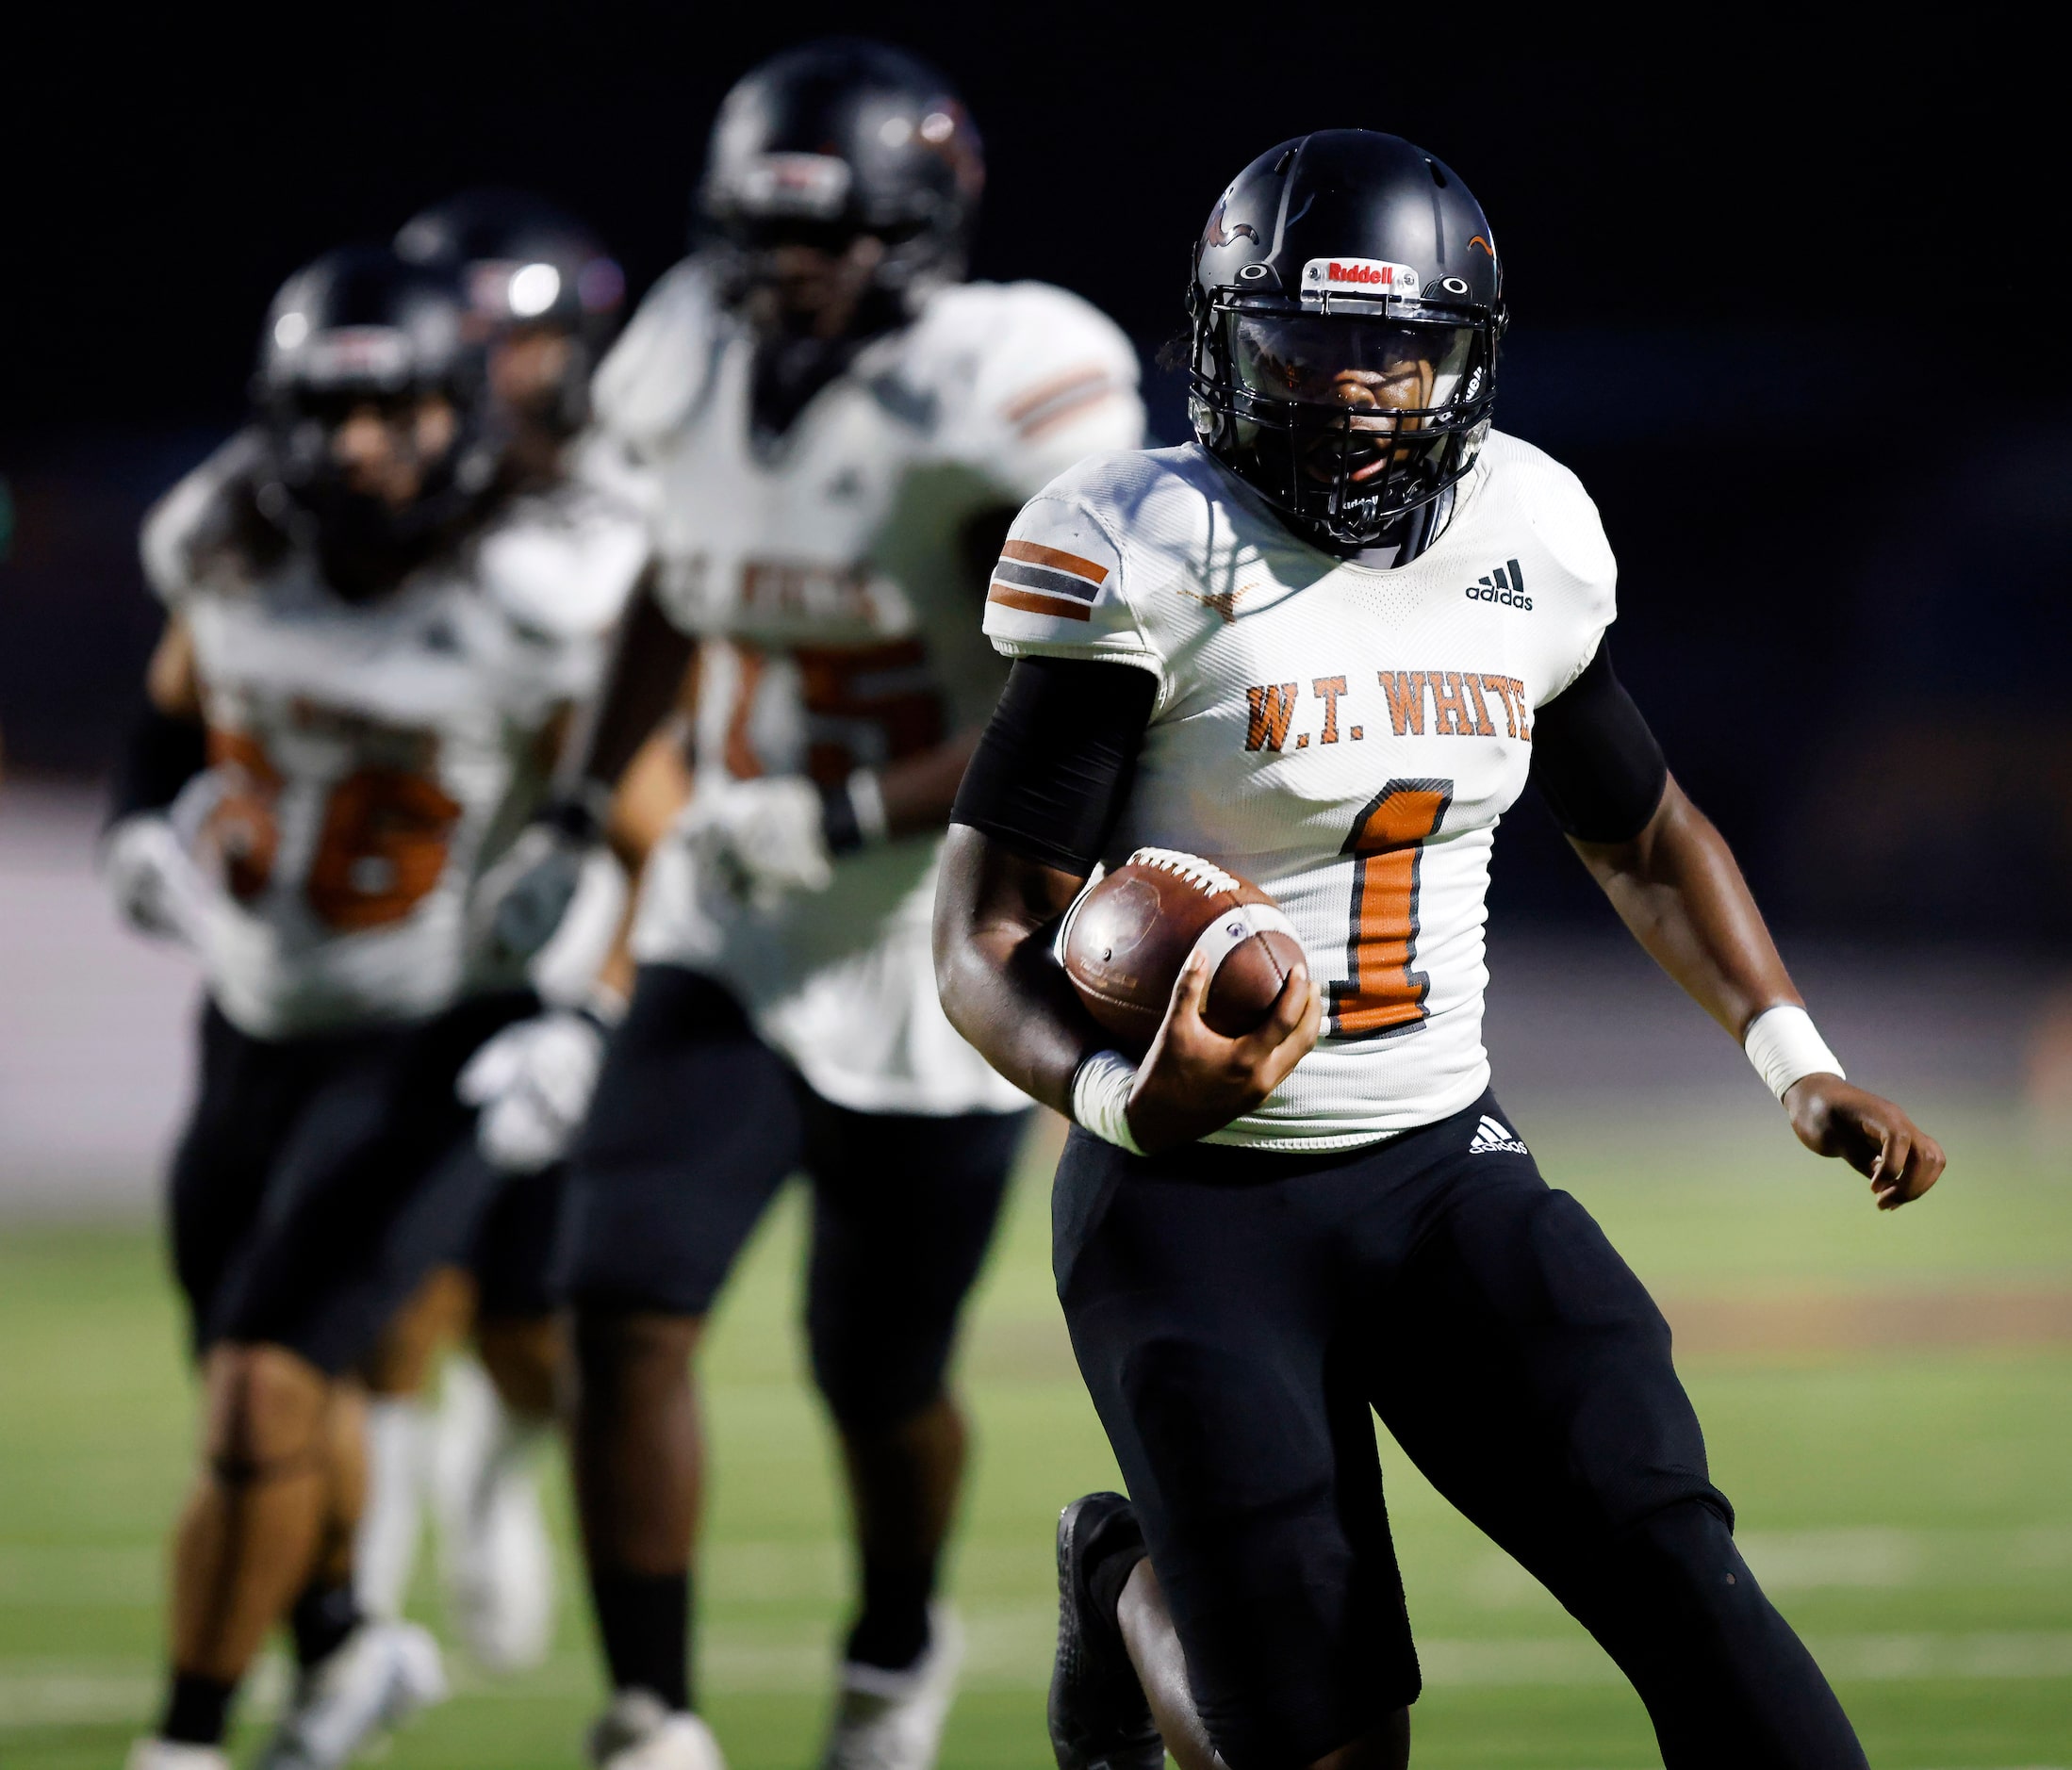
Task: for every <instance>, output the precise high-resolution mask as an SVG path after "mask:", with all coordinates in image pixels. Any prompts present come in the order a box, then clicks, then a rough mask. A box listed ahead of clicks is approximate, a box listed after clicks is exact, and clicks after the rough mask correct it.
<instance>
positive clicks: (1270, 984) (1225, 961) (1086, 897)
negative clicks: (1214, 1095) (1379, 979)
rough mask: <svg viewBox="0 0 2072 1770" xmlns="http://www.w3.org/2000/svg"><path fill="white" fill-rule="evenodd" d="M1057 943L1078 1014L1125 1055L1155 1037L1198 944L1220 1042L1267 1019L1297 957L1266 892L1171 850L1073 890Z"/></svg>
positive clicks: (1206, 1015) (1153, 851) (1148, 851)
mask: <svg viewBox="0 0 2072 1770" xmlns="http://www.w3.org/2000/svg"><path fill="white" fill-rule="evenodd" d="M1059 944H1060V951H1061V958H1062V959H1063V963H1064V968H1065V975H1067V976H1068V977H1070V978H1071V979H1072V984H1073V988H1074V989H1076V990H1077V992H1079V999H1080V1000H1081V1001H1082V1002H1084V1003H1085V1004H1086V1006H1087V1011H1088V1012H1089V1013H1091V1014H1092V1015H1093V1016H1094V1019H1095V1020H1097V1021H1099V1022H1100V1024H1101V1025H1102V1026H1103V1027H1104V1028H1106V1029H1107V1030H1108V1031H1109V1032H1111V1033H1113V1034H1114V1035H1115V1037H1116V1039H1117V1040H1118V1041H1121V1042H1122V1044H1123V1045H1124V1046H1125V1047H1126V1049H1128V1050H1129V1051H1130V1052H1132V1053H1139V1052H1142V1051H1143V1049H1144V1048H1145V1047H1146V1046H1148V1045H1149V1044H1150V1042H1151V1041H1152V1038H1153V1037H1154V1035H1156V1034H1157V1032H1158V1030H1159V1024H1161V1023H1162V1022H1163V1021H1164V1019H1165V1010H1166V1005H1167V1003H1169V1002H1170V1001H1171V1000H1172V997H1173V985H1174V982H1175V981H1176V979H1177V978H1178V976H1179V975H1180V967H1181V966H1182V965H1184V964H1185V963H1186V962H1187V956H1188V955H1189V954H1190V953H1192V951H1194V949H1195V948H1196V947H1197V946H1198V947H1201V948H1203V949H1204V950H1205V951H1206V952H1207V953H1208V954H1209V958H1210V959H1211V960H1212V961H1213V963H1214V965H1215V971H1214V974H1213V975H1212V976H1211V979H1210V982H1209V999H1208V1002H1207V1003H1206V1004H1205V1005H1204V1008H1203V1011H1202V1018H1203V1019H1204V1020H1205V1021H1206V1022H1208V1024H1209V1027H1210V1028H1211V1029H1212V1030H1213V1031H1215V1032H1219V1033H1221V1034H1223V1036H1224V1037H1225V1038H1226V1039H1235V1038H1238V1037H1240V1036H1241V1035H1242V1034H1244V1033H1248V1032H1251V1031H1252V1030H1253V1029H1254V1028H1255V1027H1257V1026H1258V1024H1259V1023H1260V1022H1261V1021H1263V1020H1264V1019H1265V1018H1266V1016H1267V1014H1268V1013H1269V1012H1270V1011H1271V1010H1272V1008H1273V1006H1274V999H1275V998H1276V997H1277V996H1278V995H1279V994H1280V992H1281V985H1282V984H1283V983H1284V982H1286V981H1287V978H1288V974H1289V972H1290V971H1291V970H1292V969H1293V968H1294V966H1295V965H1297V964H1298V963H1300V962H1301V960H1302V957H1303V951H1302V942H1301V941H1300V940H1299V939H1297V938H1296V935H1295V930H1294V928H1293V926H1291V924H1290V923H1289V920H1288V918H1287V917H1286V916H1285V915H1283V914H1282V913H1281V910H1280V909H1279V907H1278V906H1277V905H1276V904H1275V903H1274V900H1273V898H1271V897H1270V896H1268V895H1267V894H1266V893H1264V892H1262V891H1261V890H1259V888H1258V886H1257V885H1254V884H1252V883H1250V882H1249V881H1248V880H1245V879H1242V878H1240V877H1238V876H1237V875H1236V874H1234V873H1226V872H1225V871H1224V870H1223V868H1221V867H1220V866H1217V865H1215V864H1214V863H1213V862H1211V861H1209V860H1203V859H1202V858H1201V857H1200V856H1199V855H1192V854H1182V853H1180V852H1178V851H1177V850H1176V849H1172V848H1139V849H1138V850H1137V852H1136V853H1135V854H1133V855H1131V856H1130V857H1129V860H1128V862H1127V863H1126V865H1123V866H1119V867H1117V868H1116V869H1115V871H1114V872H1112V873H1110V874H1109V875H1108V876H1107V877H1105V878H1103V879H1102V880H1101V881H1100V882H1099V883H1098V884H1096V885H1094V886H1092V887H1091V888H1090V889H1088V890H1087V891H1085V892H1083V893H1080V895H1079V898H1078V900H1077V902H1076V903H1075V904H1074V905H1073V907H1072V910H1071V911H1070V912H1069V914H1068V915H1067V916H1066V918H1065V925H1064V928H1063V932H1062V935H1061V940H1060V943H1059Z"/></svg>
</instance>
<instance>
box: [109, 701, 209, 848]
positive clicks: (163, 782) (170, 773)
mask: <svg viewBox="0 0 2072 1770" xmlns="http://www.w3.org/2000/svg"><path fill="white" fill-rule="evenodd" d="M207 766H208V734H207V732H206V729H204V727H203V725H202V722H201V721H200V720H199V719H189V718H185V717H183V716H181V715H180V714H178V713H165V712H162V711H161V710H160V709H158V708H156V707H154V706H152V705H151V704H150V703H149V702H146V703H145V705H144V709H143V711H142V712H141V713H139V714H138V715H137V721H136V723H135V724H134V725H132V726H131V727H130V731H129V741H128V743H127V744H126V745H124V746H123V756H122V761H121V762H119V763H118V764H117V766H116V770H115V790H114V793H113V795H111V797H110V800H109V804H108V820H107V821H108V822H109V823H111V824H113V823H117V822H120V821H121V820H122V819H123V818H125V817H127V816H129V815H130V814H131V813H132V812H134V811H164V810H165V808H166V807H167V806H169V805H171V804H172V803H173V800H174V799H176V798H178V797H179V796H180V789H181V788H182V787H184V786H186V785H187V783H188V782H189V780H191V779H193V778H194V777H195V776H196V775H198V774H200V773H201V772H202V770H203V769H204V768H206V767H207Z"/></svg>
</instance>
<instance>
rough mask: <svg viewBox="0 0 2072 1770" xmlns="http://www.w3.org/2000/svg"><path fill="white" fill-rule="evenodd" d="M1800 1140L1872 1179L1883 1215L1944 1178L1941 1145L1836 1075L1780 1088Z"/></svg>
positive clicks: (1804, 1079)
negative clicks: (1835, 1157) (1838, 1157)
mask: <svg viewBox="0 0 2072 1770" xmlns="http://www.w3.org/2000/svg"><path fill="white" fill-rule="evenodd" d="M1784 1110H1785V1111H1786V1112H1788V1113H1789V1114H1790V1115H1791V1128H1792V1129H1793V1130H1794V1131H1796V1132H1797V1133H1798V1134H1799V1140H1800V1141H1801V1143H1803V1144H1804V1145H1805V1146H1806V1147H1807V1148H1808V1149H1810V1150H1811V1151H1813V1153H1814V1154H1815V1155H1839V1156H1840V1157H1841V1158H1842V1159H1843V1160H1844V1161H1846V1162H1848V1163H1849V1165H1850V1167H1851V1168H1853V1169H1855V1170H1856V1172H1858V1173H1861V1174H1867V1175H1868V1176H1869V1177H1870V1190H1871V1193H1872V1195H1873V1196H1874V1197H1875V1198H1876V1199H1877V1201H1878V1208H1879V1209H1880V1210H1882V1211H1896V1210H1898V1209H1899V1206H1900V1205H1910V1204H1912V1203H1913V1202H1914V1201H1915V1200H1916V1199H1917V1198H1919V1197H1920V1196H1921V1194H1922V1193H1924V1192H1926V1191H1927V1190H1928V1189H1929V1188H1930V1187H1932V1186H1933V1185H1934V1184H1935V1182H1936V1181H1937V1180H1939V1179H1941V1178H1942V1173H1943V1163H1944V1161H1945V1159H1946V1158H1945V1156H1944V1155H1943V1146H1942V1145H1941V1144H1940V1143H1938V1142H1937V1141H1936V1140H1935V1139H1933V1138H1932V1137H1931V1136H1929V1134H1928V1133H1927V1132H1926V1131H1924V1130H1922V1129H1921V1127H1920V1126H1919V1125H1917V1124H1916V1123H1914V1121H1913V1120H1912V1119H1910V1118H1908V1117H1907V1116H1906V1114H1905V1113H1903V1112H1901V1111H1900V1110H1899V1107H1897V1106H1894V1105H1893V1104H1892V1102H1891V1101H1889V1100H1884V1099H1882V1098H1881V1097H1880V1096H1878V1095H1876V1094H1873V1093H1870V1092H1868V1091H1866V1090H1864V1089H1861V1088H1857V1087H1853V1086H1852V1085H1851V1084H1850V1083H1848V1082H1845V1081H1844V1080H1843V1079H1842V1078H1841V1077H1840V1076H1839V1075H1805V1076H1801V1077H1800V1079H1799V1080H1798V1081H1796V1082H1794V1083H1792V1085H1791V1086H1790V1087H1789V1088H1787V1089H1785V1090H1784Z"/></svg>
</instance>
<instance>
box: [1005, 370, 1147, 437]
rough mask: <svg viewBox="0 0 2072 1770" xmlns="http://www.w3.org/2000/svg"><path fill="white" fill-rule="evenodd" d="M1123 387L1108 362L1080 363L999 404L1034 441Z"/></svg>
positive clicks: (1021, 433) (1017, 428)
mask: <svg viewBox="0 0 2072 1770" xmlns="http://www.w3.org/2000/svg"><path fill="white" fill-rule="evenodd" d="M1124 390H1125V389H1124V385H1123V384H1122V382H1121V381H1119V380H1118V379H1117V378H1116V375H1115V373H1114V371H1113V370H1112V369H1110V368H1109V367H1108V366H1107V365H1106V364H1103V363H1081V364H1079V365H1078V366H1077V368H1074V369H1066V370H1065V371H1064V372H1063V373H1062V374H1058V375H1052V376H1050V377H1049V378H1048V379H1047V380H1044V381H1041V382H1038V383H1037V384H1036V385H1035V386H1033V387H1029V388H1026V389H1025V390H1024V391H1023V392H1021V393H1019V394H1017V395H1016V396H1015V397H1014V398H1013V399H1011V400H1010V401H1009V402H1007V403H1006V404H1005V405H1003V406H1002V407H1001V408H1000V416H1001V417H1002V418H1006V419H1007V421H1008V422H1009V423H1010V424H1011V425H1012V426H1013V427H1014V432H1015V434H1017V435H1018V436H1020V437H1021V438H1022V440H1023V441H1024V442H1034V441H1035V440H1036V439H1037V438H1038V437H1039V436H1042V435H1044V434H1045V433H1046V432H1049V431H1053V430H1056V429H1057V428H1058V426H1059V425H1061V424H1063V423H1065V422H1067V421H1068V420H1069V419H1071V418H1077V417H1078V415H1079V414H1080V413H1081V412H1084V411H1085V410H1087V408H1088V407H1090V406H1095V405H1099V404H1100V403H1101V402H1103V401H1104V400H1109V399H1112V398H1113V397H1114V396H1115V395H1116V394H1119V393H1121V392H1123V391H1124Z"/></svg>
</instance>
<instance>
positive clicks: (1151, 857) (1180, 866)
mask: <svg viewBox="0 0 2072 1770" xmlns="http://www.w3.org/2000/svg"><path fill="white" fill-rule="evenodd" d="M1129 864H1130V865H1131V866H1154V867H1157V868H1158V869H1159V872H1161V873H1171V874H1174V875H1176V877H1180V878H1182V879H1185V880H1186V881H1187V883H1188V884H1190V885H1192V887H1193V888H1194V889H1195V890H1196V891H1198V892H1200V893H1202V895H1203V896H1205V897H1207V896H1212V895H1214V894H1215V893H1217V892H1228V893H1231V894H1232V895H1235V894H1236V893H1237V891H1238V889H1239V887H1238V881H1237V879H1236V878H1235V877H1232V876H1231V875H1230V874H1228V873H1225V871H1224V870H1223V868H1221V867H1220V866H1218V865H1217V864H1216V863H1215V862H1214V861H1213V860H1203V859H1202V858H1201V856H1200V855H1198V854H1188V853H1186V852H1184V851H1183V850H1181V849H1178V848H1139V849H1138V850H1137V852H1136V853H1135V854H1133V855H1131V856H1130V857H1129Z"/></svg>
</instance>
